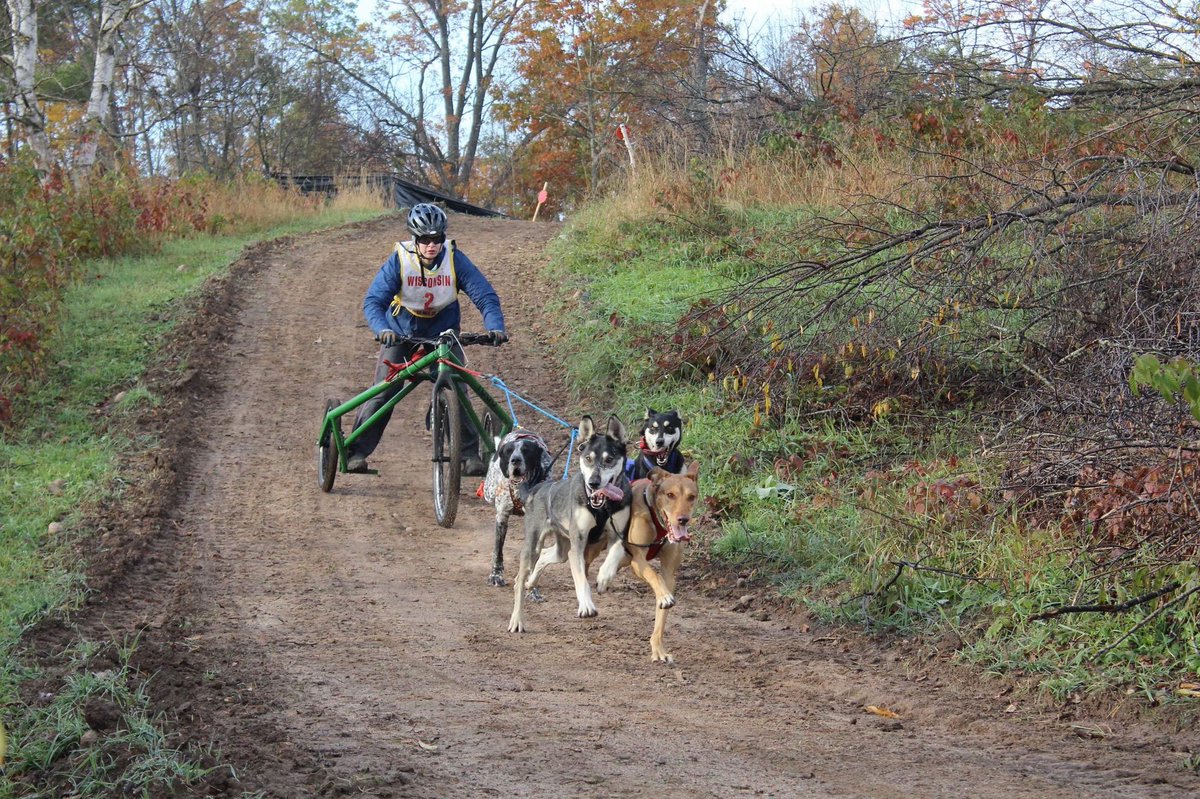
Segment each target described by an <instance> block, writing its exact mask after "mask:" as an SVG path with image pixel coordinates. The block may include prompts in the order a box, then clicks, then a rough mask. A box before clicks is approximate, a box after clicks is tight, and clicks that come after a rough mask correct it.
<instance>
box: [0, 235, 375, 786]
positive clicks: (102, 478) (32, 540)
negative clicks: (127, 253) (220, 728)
mask: <svg viewBox="0 0 1200 799" xmlns="http://www.w3.org/2000/svg"><path fill="white" fill-rule="evenodd" d="M378 213H379V212H350V213H346V212H326V213H324V214H322V215H320V216H317V217H311V218H307V219H299V220H296V221H294V222H292V223H289V224H287V225H284V226H281V227H277V228H274V229H271V230H266V231H261V232H259V233H256V234H252V235H243V236H236V237H234V236H226V237H204V238H195V239H186V240H180V241H175V242H171V243H169V244H167V245H166V246H165V247H164V248H163V250H162V251H161V252H160V253H157V254H155V255H151V256H145V257H130V258H117V259H112V260H105V261H98V262H90V263H87V264H85V265H84V266H83V268H82V271H81V275H82V278H81V279H80V280H79V281H78V282H77V284H76V285H74V286H73V287H72V288H71V289H70V290H69V291H68V293H67V296H66V297H65V304H64V309H63V312H62V318H61V319H60V323H59V326H58V332H57V333H56V334H55V336H54V338H53V340H52V341H51V342H50V347H49V352H50V358H51V359H52V361H51V362H50V363H49V364H48V368H47V371H46V376H45V379H44V380H43V381H42V382H41V383H40V384H38V385H36V386H32V387H30V390H29V391H28V392H27V393H25V394H24V395H22V396H21V397H20V398H19V400H18V403H17V406H16V408H15V418H16V420H17V421H16V423H15V424H14V425H13V426H12V427H11V428H10V429H7V430H5V431H4V436H3V439H2V440H0V664H4V666H3V668H0V722H3V723H4V725H5V727H6V729H7V730H8V733H9V765H8V766H7V769H8V772H7V773H8V774H9V775H20V774H30V773H34V772H38V771H40V770H43V769H45V768H48V767H50V765H51V764H56V763H60V761H63V760H64V759H65V765H63V766H62V768H65V769H67V771H68V777H69V779H72V780H75V779H78V784H77V785H76V788H75V792H76V794H77V795H79V796H108V795H112V790H113V788H114V786H112V785H107V784H104V783H103V779H104V777H103V773H104V771H105V768H106V767H105V765H104V763H102V762H101V761H103V760H105V758H106V757H107V755H105V754H104V753H103V751H102V749H103V747H101V748H99V749H97V748H95V747H92V748H91V749H89V751H86V752H85V751H82V750H80V748H79V746H78V741H79V737H80V735H82V733H83V731H82V730H80V729H79V724H80V723H81V722H80V721H79V717H78V706H79V705H80V704H81V702H83V701H86V699H87V698H88V697H91V696H94V695H96V694H97V693H100V694H104V693H105V692H107V693H110V694H113V695H114V696H118V697H119V699H120V702H119V704H120V706H121V708H122V713H123V714H124V715H125V720H124V721H123V722H122V724H123V733H122V734H123V735H125V736H126V737H127V738H128V740H123V741H116V742H115V743H113V746H116V747H119V748H123V751H130V752H136V753H137V754H136V755H135V756H134V759H133V760H132V761H128V762H129V765H128V767H127V768H124V767H123V771H122V774H123V776H122V777H121V779H123V780H125V781H126V784H125V785H123V786H122V790H126V789H129V788H130V786H132V788H134V789H136V790H138V791H140V790H141V787H140V786H141V785H163V784H168V783H169V782H170V781H171V780H177V781H182V782H184V783H186V782H187V781H189V780H194V779H197V778H198V777H199V772H197V771H195V769H196V768H198V767H195V766H194V765H189V764H188V762H186V759H184V758H182V756H181V755H180V754H179V753H177V752H174V751H173V750H171V749H170V747H168V746H167V745H166V744H165V743H164V742H163V740H162V737H161V734H159V733H157V732H156V729H157V725H156V722H155V720H154V719H152V718H150V717H149V716H148V715H147V711H146V703H145V697H143V696H141V695H140V694H139V693H138V689H137V688H135V687H132V688H131V687H129V685H132V684H133V683H132V682H131V681H130V680H129V679H127V678H128V677H129V676H130V675H129V674H128V673H127V672H126V671H125V670H119V671H118V672H117V673H116V674H114V675H112V676H111V679H108V680H102V681H100V682H101V683H103V684H98V683H96V682H95V681H94V680H93V681H89V680H88V679H87V678H86V675H81V676H79V677H78V679H77V680H75V681H73V682H72V684H70V685H68V686H66V689H65V690H64V691H62V692H59V693H57V694H56V696H55V698H54V701H53V702H51V703H49V704H48V705H45V706H37V707H30V706H27V705H25V704H24V703H23V702H22V700H21V690H20V689H21V685H22V684H24V683H27V682H29V681H30V680H34V679H37V678H38V677H39V674H38V673H37V672H36V670H35V669H33V667H22V666H18V665H17V659H16V658H15V657H14V655H15V653H16V647H17V645H18V641H19V637H20V635H21V634H22V632H23V631H24V630H26V629H28V627H29V626H30V625H32V624H34V623H36V622H38V621H39V620H40V619H42V618H45V617H46V616H48V615H53V614H60V613H63V612H65V611H68V610H70V609H72V608H74V607H76V606H77V605H78V604H79V602H80V600H81V598H82V596H83V594H84V592H85V591H86V588H87V586H86V584H85V581H84V578H83V576H82V566H83V564H81V563H79V562H78V561H77V560H76V557H75V555H74V553H75V552H76V547H75V546H74V545H76V544H81V545H82V546H80V547H79V548H80V549H86V546H87V542H88V540H89V538H90V536H92V535H93V534H94V531H92V530H89V529H88V528H87V518H88V517H87V513H88V510H89V509H91V508H94V507H96V506H97V503H98V502H100V501H102V500H110V501H120V498H121V494H122V490H123V488H124V486H125V485H126V482H125V480H123V478H122V475H121V474H120V473H119V471H118V467H119V464H120V459H121V455H122V454H123V453H126V452H130V451H133V450H135V449H138V450H145V449H150V448H153V447H154V446H155V444H156V442H155V441H153V440H151V439H149V438H148V437H146V436H145V435H143V434H141V433H139V432H138V431H137V430H136V427H135V426H134V425H133V424H132V423H131V422H132V421H133V420H135V419H136V418H137V416H138V415H139V414H141V413H142V412H144V411H145V410H146V409H148V408H152V407H154V406H155V405H156V404H158V402H159V398H158V397H156V396H155V395H154V394H153V392H152V391H151V390H150V389H148V388H146V387H145V386H144V385H139V383H138V380H139V378H140V377H141V376H142V374H143V373H144V372H145V371H146V370H147V369H148V368H149V367H150V366H151V365H152V364H154V363H155V361H156V359H157V358H158V357H159V353H160V352H161V351H162V342H163V340H164V337H165V336H166V335H167V334H168V333H169V332H170V331H171V329H172V328H173V327H174V326H175V325H176V324H177V323H178V322H179V321H180V316H181V314H182V313H183V312H184V309H185V308H186V298H187V297H188V295H189V294H191V293H193V292H195V291H196V290H197V289H198V288H199V287H200V286H201V285H202V284H203V283H204V282H205V281H206V280H208V279H209V278H211V277H213V276H214V275H217V274H220V273H222V272H224V271H225V270H226V269H227V268H228V266H229V264H230V263H231V262H232V261H234V260H235V259H236V258H237V256H238V255H239V253H240V252H241V251H242V249H243V248H244V247H246V246H247V245H249V244H252V243H255V242H257V241H261V240H265V239H270V238H277V237H280V236H284V235H294V234H302V233H306V232H309V231H314V230H319V229H324V228H329V227H333V226H336V225H340V224H344V223H348V222H353V221H358V220H362V219H368V218H372V217H375V216H378ZM178 368H181V369H183V368H186V365H179V367H178ZM52 526H53V527H52ZM104 645H106V644H103V643H97V644H88V645H83V644H80V647H81V650H80V651H81V652H87V651H90V650H91V649H94V648H95V647H101V646H104ZM122 646H123V645H122ZM81 657H82V655H81ZM122 686H124V687H122ZM121 691H124V692H125V693H120V692H121ZM106 745H107V744H106ZM109 759H111V758H109ZM124 760H128V758H124ZM55 768H58V766H56V767H55ZM131 780H132V782H129V781H131ZM15 790H16V788H15V787H12V783H10V782H8V781H7V780H5V781H2V782H0V799H8V797H10V796H17V795H21V796H27V795H30V794H27V793H25V792H23V791H22V792H18V793H13V791H15Z"/></svg>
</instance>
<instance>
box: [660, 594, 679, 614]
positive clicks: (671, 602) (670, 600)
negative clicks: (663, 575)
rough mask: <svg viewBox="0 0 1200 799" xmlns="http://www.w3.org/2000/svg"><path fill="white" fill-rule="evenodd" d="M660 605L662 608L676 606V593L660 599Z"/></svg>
mask: <svg viewBox="0 0 1200 799" xmlns="http://www.w3.org/2000/svg"><path fill="white" fill-rule="evenodd" d="M658 607H659V608H660V609H662V610H666V609H667V608H673V607H675V595H674V594H667V595H666V596H665V597H663V598H662V599H660V600H658Z"/></svg>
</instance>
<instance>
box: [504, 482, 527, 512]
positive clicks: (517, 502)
mask: <svg viewBox="0 0 1200 799" xmlns="http://www.w3.org/2000/svg"><path fill="white" fill-rule="evenodd" d="M508 498H509V499H511V500H512V506H513V513H515V514H516V515H518V516H524V515H525V503H524V502H522V501H521V497H520V496H518V495H517V491H516V486H515V485H514V483H513V481H512V479H511V478H510V479H509V480H508Z"/></svg>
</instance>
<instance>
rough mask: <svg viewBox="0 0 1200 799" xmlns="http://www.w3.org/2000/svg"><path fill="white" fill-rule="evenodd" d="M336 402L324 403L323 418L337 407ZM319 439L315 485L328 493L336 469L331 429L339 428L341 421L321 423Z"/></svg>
mask: <svg viewBox="0 0 1200 799" xmlns="http://www.w3.org/2000/svg"><path fill="white" fill-rule="evenodd" d="M338 404H339V403H338V401H337V400H329V401H328V402H326V403H325V416H329V412H330V411H331V410H333V409H334V408H336V407H337V406H338ZM322 425H323V429H322V430H321V438H320V439H319V440H318V441H317V485H319V486H321V490H322V491H325V492H327V493H328V492H329V491H332V490H333V480H334V478H336V477H337V469H338V450H337V442H336V441H334V436H333V427H334V425H338V426H339V427H340V426H341V419H335V420H334V422H333V424H331V425H325V424H324V423H322Z"/></svg>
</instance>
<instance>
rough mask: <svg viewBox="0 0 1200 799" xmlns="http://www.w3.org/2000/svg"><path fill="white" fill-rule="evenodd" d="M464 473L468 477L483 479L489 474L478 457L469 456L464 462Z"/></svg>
mask: <svg viewBox="0 0 1200 799" xmlns="http://www.w3.org/2000/svg"><path fill="white" fill-rule="evenodd" d="M462 473H463V474H465V475H466V476H467V477H482V476H483V475H485V474H487V467H486V466H484V465H483V459H482V458H480V457H479V456H478V455H468V456H467V457H465V458H463V461H462Z"/></svg>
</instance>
